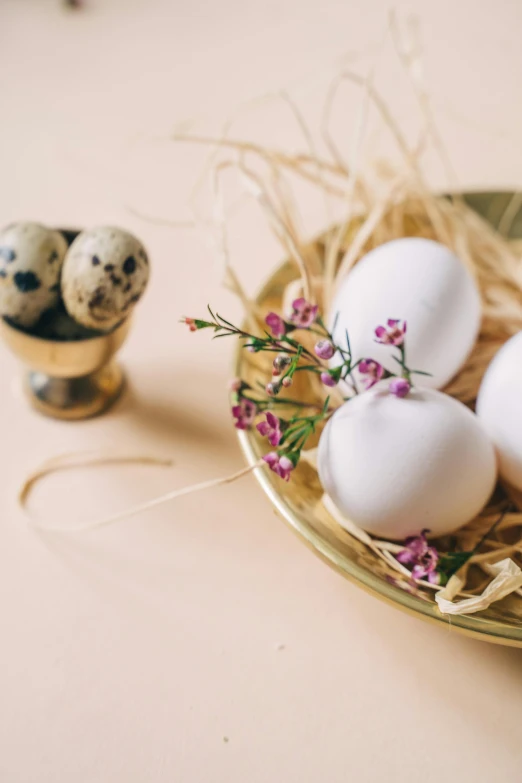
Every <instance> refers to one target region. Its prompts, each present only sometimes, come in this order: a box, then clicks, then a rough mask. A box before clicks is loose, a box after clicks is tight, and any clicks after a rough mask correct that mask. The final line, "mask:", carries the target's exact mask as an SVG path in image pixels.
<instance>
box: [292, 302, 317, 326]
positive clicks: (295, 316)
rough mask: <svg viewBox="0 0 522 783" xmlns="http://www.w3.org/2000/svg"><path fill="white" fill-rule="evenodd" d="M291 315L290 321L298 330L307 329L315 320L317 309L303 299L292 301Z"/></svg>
mask: <svg viewBox="0 0 522 783" xmlns="http://www.w3.org/2000/svg"><path fill="white" fill-rule="evenodd" d="M292 309H293V312H292V315H291V316H290V321H291V322H292V323H293V324H295V325H296V326H297V327H298V328H299V329H309V328H310V326H311V325H312V324H313V322H314V321H315V319H316V318H317V311H318V310H319V307H318V306H317V305H312V304H310V302H307V301H306V299H305V298H304V297H302V296H301V297H300V298H299V299H294V301H293V302H292Z"/></svg>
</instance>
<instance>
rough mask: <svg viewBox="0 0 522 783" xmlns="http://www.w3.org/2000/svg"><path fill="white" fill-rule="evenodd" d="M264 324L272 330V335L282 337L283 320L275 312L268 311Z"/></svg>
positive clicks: (283, 333)
mask: <svg viewBox="0 0 522 783" xmlns="http://www.w3.org/2000/svg"><path fill="white" fill-rule="evenodd" d="M265 323H266V325H267V326H268V327H269V328H270V331H271V332H272V337H284V336H285V334H286V326H285V322H284V321H283V319H282V318H281V316H280V315H278V314H277V313H268V315H267V317H266V318H265Z"/></svg>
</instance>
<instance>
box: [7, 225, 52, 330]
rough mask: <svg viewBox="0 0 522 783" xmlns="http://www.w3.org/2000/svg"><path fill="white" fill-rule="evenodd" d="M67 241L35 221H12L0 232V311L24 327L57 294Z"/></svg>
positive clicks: (37, 318)
mask: <svg viewBox="0 0 522 783" xmlns="http://www.w3.org/2000/svg"><path fill="white" fill-rule="evenodd" d="M66 250H67V242H66V241H65V239H64V237H63V236H62V234H60V232H59V231H54V230H53V229H50V228H46V227H45V226H41V225H40V224H39V223H13V224H11V225H10V226H7V228H4V230H3V231H2V232H1V233H0V315H2V316H5V317H7V318H9V319H10V320H11V321H13V322H14V323H15V324H18V325H19V326H24V327H26V328H28V327H31V326H34V324H36V322H37V321H38V320H39V319H40V316H41V315H42V313H44V312H45V311H46V310H48V309H49V308H51V307H54V305H56V303H57V302H58V300H59V298H60V272H61V269H62V264H63V259H64V256H65V252H66Z"/></svg>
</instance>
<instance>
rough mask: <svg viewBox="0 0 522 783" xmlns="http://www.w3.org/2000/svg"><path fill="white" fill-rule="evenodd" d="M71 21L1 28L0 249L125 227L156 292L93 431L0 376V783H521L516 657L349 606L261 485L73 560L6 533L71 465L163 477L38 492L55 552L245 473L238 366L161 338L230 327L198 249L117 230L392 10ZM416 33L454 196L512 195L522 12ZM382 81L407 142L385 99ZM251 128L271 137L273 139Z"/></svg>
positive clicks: (521, 176)
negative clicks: (77, 529) (64, 231)
mask: <svg viewBox="0 0 522 783" xmlns="http://www.w3.org/2000/svg"><path fill="white" fill-rule="evenodd" d="M85 5H86V8H85V10H84V11H83V12H78V13H67V12H65V10H64V9H63V7H62V6H61V5H60V3H59V2H58V0H32V1H31V0H0V41H1V46H0V90H1V92H0V97H1V103H0V106H1V110H0V116H1V124H0V128H1V131H0V134H1V136H0V138H1V144H0V181H1V187H0V216H1V217H0V223H8V222H9V221H10V220H12V219H20V218H22V219H23V218H26V219H38V220H41V221H47V222H49V223H54V224H62V225H89V224H90V225H94V224H97V223H107V222H114V223H116V224H121V225H123V226H127V227H129V228H131V229H133V230H135V231H136V232H137V233H138V234H139V235H140V236H142V237H143V239H144V241H145V242H146V244H147V245H148V246H149V249H150V252H151V255H152V258H153V261H154V267H155V268H154V278H153V281H152V284H151V289H150V292H149V294H148V296H147V297H146V301H145V302H144V304H143V306H142V307H141V308H140V313H139V317H138V318H137V323H136V328H135V331H134V333H133V335H132V337H131V339H130V340H129V343H128V345H127V346H126V347H125V349H124V352H123V358H124V361H125V364H126V367H127V370H128V373H129V376H130V380H131V386H130V390H129V392H128V394H127V396H126V397H125V399H124V400H122V402H121V403H120V404H119V405H118V406H117V407H116V408H115V409H114V411H113V412H112V413H111V415H110V416H107V417H106V418H102V419H99V420H96V421H91V422H87V423H81V424H77V425H69V424H61V423H56V422H53V421H48V420H45V419H43V418H40V417H38V416H36V415H34V414H32V413H30V412H29V411H28V410H27V408H26V405H25V402H24V401H23V399H22V397H21V395H20V393H19V390H18V386H17V385H16V383H15V382H14V380H13V379H14V377H15V372H16V364H15V361H14V360H13V359H12V357H10V356H9V355H8V354H7V352H6V351H5V350H1V351H0V366H1V374H0V399H1V403H2V404H1V406H0V434H1V440H0V443H1V446H2V448H1V452H0V475H1V477H2V489H1V493H0V500H1V515H0V618H1V637H0V694H1V697H0V780H1V781H2V782H3V783H4V782H5V783H124V782H125V783H141V782H142V781H147V783H167V782H168V783H172V782H174V781H175V782H176V783H177V782H178V781H180V782H183V783H188V782H189V781H190V783H235V782H236V781H237V783H246V782H247V781H248V783H316V782H317V781H327V782H328V783H341V782H342V783H345V782H346V781H358V782H362V783H374V782H375V781H387V782H389V783H393V782H394V781H399V780H401V781H402V780H411V779H421V780H423V781H424V783H432V781H433V782H434V781H437V782H439V781H441V780H459V781H461V783H467V781H476V780H488V779H493V778H495V779H496V780H499V781H502V783H511V781H513V783H514V781H518V780H520V774H521V773H520V763H521V761H522V749H521V748H522V744H521V739H522V729H521V718H522V701H521V696H522V653H521V652H520V651H516V650H509V649H503V648H496V647H493V646H488V645H485V644H481V643H477V642H472V641H468V640H465V639H462V638H459V637H457V636H455V635H454V634H452V633H451V632H448V633H443V632H441V631H440V630H437V629H433V628H431V627H429V626H425V625H424V624H422V623H420V622H419V621H416V620H414V619H411V618H409V617H406V616H403V615H402V614H399V613H397V612H396V611H394V610H393V609H391V608H389V607H387V606H384V605H382V604H380V603H378V602H376V601H375V600H374V599H372V598H370V597H368V596H366V595H365V594H363V593H362V592H360V591H359V590H357V589H356V588H355V587H352V586H351V585H349V584H347V583H346V582H344V581H343V580H342V579H341V578H340V577H339V576H337V575H336V574H334V573H333V572H332V571H330V570H329V569H328V568H327V567H326V566H325V565H323V564H322V563H321V562H319V560H317V559H316V558H314V556H313V555H312V554H311V553H310V552H308V551H307V550H306V549H305V548H304V547H303V546H302V545H301V544H300V543H299V542H298V541H297V539H296V538H295V537H294V536H293V535H292V534H291V533H290V532H289V531H288V530H287V529H286V528H285V527H284V525H283V524H282V523H281V521H280V520H278V519H277V518H276V517H275V516H274V514H273V512H272V510H271V508H270V506H269V504H268V501H267V500H266V499H265V498H264V497H263V495H262V494H261V491H260V489H259V488H258V487H257V485H256V484H255V482H254V480H253V479H251V478H249V479H247V480H245V481H244V482H243V483H242V484H241V485H237V486H235V487H233V488H230V487H229V488H221V489H219V490H216V491H212V492H208V493H206V494H204V495H200V496H196V497H192V498H186V499H183V500H180V501H178V502H176V503H173V504H171V505H170V506H167V507H163V508H160V509H157V510H155V511H151V512H149V513H147V514H143V515H141V516H139V517H136V518H133V519H131V520H128V521H125V522H121V523H120V524H117V525H115V526H113V527H111V528H107V529H104V530H100V531H97V532H94V531H93V532H90V533H83V534H76V535H75V534H71V535H60V534H44V533H41V532H40V533H37V532H34V531H33V530H31V529H29V528H28V526H27V523H26V520H25V518H24V517H23V516H22V514H21V513H20V512H19V511H18V510H17V508H16V504H15V501H14V496H15V488H16V485H17V483H18V482H19V481H20V478H21V477H22V476H23V475H24V472H25V471H26V470H27V468H28V467H31V466H33V465H35V464H37V463H38V462H39V461H41V460H42V459H44V458H46V457H48V456H50V455H52V454H55V453H60V452H63V451H71V450H77V449H88V448H99V447H106V446H110V445H114V444H117V445H118V446H121V447H122V448H127V449H129V450H130V451H136V450H145V451H151V452H154V453H161V454H168V455H172V456H173V457H174V459H175V460H176V466H175V468H173V469H172V470H164V471H163V470H156V471H154V470H151V469H146V468H141V469H138V468H130V467H128V468H125V469H123V468H121V467H120V468H111V469H107V470H106V471H104V472H103V473H102V472H100V471H96V470H90V471H86V470H84V471H77V472H71V473H70V474H67V475H61V476H57V477H55V478H53V479H51V480H49V482H48V483H47V484H46V485H45V486H43V487H42V488H41V489H40V490H39V491H38V492H37V493H36V494H35V498H34V503H35V504H37V505H38V508H39V513H40V514H43V516H44V517H45V518H53V519H54V521H61V522H63V523H64V524H70V525H71V527H73V526H74V523H75V521H78V520H85V519H89V518H90V517H92V516H94V515H96V514H99V513H100V511H101V510H103V511H104V512H105V513H106V512H108V511H113V510H114V511H115V510H117V509H120V508H124V507H125V506H127V505H128V504H129V503H132V502H137V501H140V500H145V499H147V498H149V497H151V496H152V495H154V494H156V493H158V492H162V491H166V490H167V489H170V488H171V487H173V486H182V485H184V484H186V483H188V482H192V481H198V480H202V479H205V478H210V477H213V476H216V475H219V474H224V473H227V472H231V471H232V470H235V469H237V468H239V467H240V466H241V464H242V459H241V456H240V454H239V451H238V447H237V444H236V440H235V436H234V432H233V429H232V427H231V425H230V421H229V415H228V405H227V399H226V392H225V385H226V379H227V376H228V366H229V364H228V363H229V359H230V351H231V345H230V344H227V343H226V342H225V341H221V343H219V344H216V345H215V346H210V344H209V341H208V340H207V339H206V336H205V335H196V336H190V335H189V334H187V333H186V332H185V331H184V329H183V328H181V327H180V326H178V324H177V319H178V318H179V316H180V315H182V314H185V313H191V314H198V313H201V312H202V310H203V307H204V306H205V305H206V303H207V301H210V302H213V303H214V304H216V305H217V306H219V307H220V308H222V309H223V310H227V312H229V313H232V314H233V315H234V316H235V315H238V313H239V311H238V308H237V305H236V303H235V302H233V300H232V299H231V297H230V296H228V295H227V294H225V293H223V292H222V290H221V289H220V287H219V279H218V275H217V274H216V273H215V269H214V266H213V264H212V261H211V259H210V256H209V253H208V251H207V249H206V248H205V247H204V245H203V244H202V243H201V241H200V239H199V238H198V237H197V236H195V235H194V232H193V231H191V230H183V229H181V230H179V229H178V230H175V229H172V228H168V227H164V226H158V225H154V224H151V223H150V222H146V221H143V220H140V219H139V218H138V217H136V216H135V215H134V214H133V213H132V212H131V211H129V209H128V207H129V206H132V207H133V208H134V209H137V210H140V211H142V212H146V213H150V214H153V215H156V216H159V217H164V218H166V219H169V218H170V219H181V220H184V219H186V218H187V212H186V208H185V202H186V194H187V189H188V187H189V185H190V183H191V181H193V179H194V177H195V174H196V172H197V168H196V160H195V157H193V151H186V150H184V151H183V152H181V153H180V152H179V151H178V150H177V148H176V151H175V152H174V149H173V145H172V143H171V142H169V141H167V140H166V136H167V135H168V133H169V132H170V130H171V129H172V127H173V125H174V123H175V122H178V121H180V120H182V119H184V118H185V117H190V116H193V115H202V116H203V117H207V116H215V115H216V114H217V116H218V119H220V120H222V119H224V118H225V116H226V115H227V112H228V113H229V112H230V111H231V110H232V109H233V107H234V106H235V105H236V104H237V103H239V102H240V101H241V100H244V99H246V98H248V97H250V96H254V95H259V94H262V93H265V92H267V91H271V90H276V89H278V88H280V87H281V86H283V85H293V84H295V85H299V84H301V83H302V82H303V81H306V80H307V79H308V80H309V79H310V78H313V77H314V76H315V75H316V74H317V73H320V72H321V71H322V70H323V69H325V68H328V67H330V66H331V65H332V63H335V62H336V61H339V60H340V59H341V58H342V57H343V55H345V54H346V52H350V51H352V52H353V51H355V50H358V49H361V48H364V47H371V46H373V45H374V44H375V42H377V41H378V40H379V39H380V37H381V36H382V31H383V27H384V23H385V14H386V10H387V3H386V2H384V0H371V1H370V2H364V3H363V2H360V3H355V2H352V1H351V0H343V2H340V1H339V2H337V1H336V0H321V2H311V0H284V1H283V2H275V0H265V1H264V2H259V1H256V2H254V1H253V0H221V2H209V1H208V0H192V1H191V2H190V3H189V2H186V3H184V2H181V0H170V2H169V0H85ZM409 8H410V9H413V10H415V11H416V12H418V13H419V15H420V17H421V19H422V21H423V25H424V37H425V41H426V57H427V71H428V76H429V79H430V83H431V85H432V89H433V95H434V99H435V103H436V107H437V111H438V114H439V117H440V120H441V126H442V129H443V131H444V134H445V136H446V139H447V141H448V144H449V147H450V150H451V152H452V154H453V158H454V160H455V161H456V163H457V168H458V171H459V174H460V176H461V179H462V182H464V183H465V184H467V185H506V186H510V185H517V184H518V185H520V184H521V182H522V156H521V155H520V139H521V138H522V109H521V104H520V77H521V69H522V49H521V47H520V34H521V32H522V27H521V26H522V5H521V4H520V2H519V0H496V2H491V1H490V0H485V1H484V0H483V1H482V2H477V1H476V0H465V1H464V0H441V1H440V2H438V3H432V2H425V3H423V2H418V3H414V4H411V5H410V6H409ZM382 80H383V85H384V87H385V88H386V89H387V90H388V91H390V90H391V91H392V93H395V97H396V100H397V102H398V103H397V105H398V111H399V115H400V118H401V120H402V121H403V122H404V123H406V124H407V123H408V121H409V117H410V114H409V112H410V111H411V105H410V102H409V101H408V100H407V99H406V98H404V99H403V97H402V92H401V90H402V88H401V87H400V86H399V83H397V84H395V76H394V73H393V71H392V70H390V71H388V69H387V68H385V69H384V74H383V76H382ZM269 111H270V110H269ZM263 122H265V123H269V124H270V129H271V131H272V134H273V135H274V134H275V136H276V137H277V135H278V131H279V128H280V129H281V134H282V135H284V134H285V133H286V124H285V122H286V121H285V120H284V118H283V116H282V114H281V113H280V112H278V111H275V110H274V113H273V114H271V115H265V118H264V120H263ZM278 123H280V125H278ZM435 174H437V172H436V171H435ZM247 240H248V241H249V238H248V237H247ZM245 241H246V240H245ZM277 257H278V251H277V250H276V249H275V248H274V247H273V245H270V244H266V245H264V244H263V242H262V241H257V242H256V243H255V248H253V249H252V256H251V257H249V258H248V259H247V258H246V257H245V259H244V262H243V263H242V264H240V271H241V274H242V276H243V278H244V279H245V280H246V282H247V284H248V286H249V287H250V289H252V288H253V287H254V286H255V285H256V284H257V283H258V282H259V280H261V279H262V277H264V276H265V274H266V272H267V271H268V266H269V264H274V263H275V262H276V261H277ZM258 262H259V263H258Z"/></svg>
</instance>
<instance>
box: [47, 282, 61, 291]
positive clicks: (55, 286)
mask: <svg viewBox="0 0 522 783" xmlns="http://www.w3.org/2000/svg"><path fill="white" fill-rule="evenodd" d="M59 290H60V283H55V284H54V285H51V286H49V291H53V292H58V291H59Z"/></svg>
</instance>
